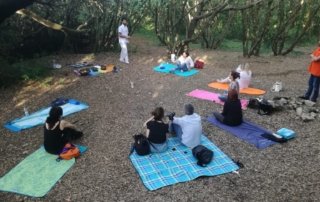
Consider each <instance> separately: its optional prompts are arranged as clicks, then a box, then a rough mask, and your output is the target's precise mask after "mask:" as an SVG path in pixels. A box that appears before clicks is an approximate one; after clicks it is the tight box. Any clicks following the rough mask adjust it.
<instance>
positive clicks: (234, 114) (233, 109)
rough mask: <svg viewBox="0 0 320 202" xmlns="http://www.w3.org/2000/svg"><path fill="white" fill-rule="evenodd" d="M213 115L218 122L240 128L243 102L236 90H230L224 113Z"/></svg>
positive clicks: (214, 113)
mask: <svg viewBox="0 0 320 202" xmlns="http://www.w3.org/2000/svg"><path fill="white" fill-rule="evenodd" d="M213 115H214V116H215V117H216V119H217V120H218V121H220V122H221V123H224V124H226V125H229V126H238V125H240V124H241V123H242V109H241V102H240V100H239V98H238V92H237V91H236V90H235V89H230V90H229V92H228V98H227V100H226V102H225V103H224V105H223V111H222V113H221V114H220V113H218V112H213Z"/></svg>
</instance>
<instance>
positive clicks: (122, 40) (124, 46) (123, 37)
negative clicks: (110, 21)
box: [118, 18, 130, 64]
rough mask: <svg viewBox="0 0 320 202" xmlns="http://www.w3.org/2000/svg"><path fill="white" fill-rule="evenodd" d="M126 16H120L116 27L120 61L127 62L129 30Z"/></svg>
mask: <svg viewBox="0 0 320 202" xmlns="http://www.w3.org/2000/svg"><path fill="white" fill-rule="evenodd" d="M127 25H128V22H127V19H126V18H122V20H121V25H120V26H119V28H118V36H119V44H120V47H121V53H120V62H124V63H127V64H129V57H128V43H129V38H130V36H129V30H128V26H127Z"/></svg>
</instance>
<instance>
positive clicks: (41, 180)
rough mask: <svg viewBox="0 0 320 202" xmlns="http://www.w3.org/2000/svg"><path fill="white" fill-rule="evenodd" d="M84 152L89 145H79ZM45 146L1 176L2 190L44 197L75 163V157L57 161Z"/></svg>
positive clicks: (0, 187)
mask: <svg viewBox="0 0 320 202" xmlns="http://www.w3.org/2000/svg"><path fill="white" fill-rule="evenodd" d="M77 146H78V147H79V149H80V152H81V153H83V152H85V151H86V150H87V147H85V146H81V145H77ZM57 158H58V156H57V155H52V154H49V153H47V152H46V151H45V149H44V147H40V149H38V150H37V151H35V152H33V153H32V154H30V155H29V156H27V157H26V158H25V159H24V160H23V161H21V162H20V163H19V164H18V165H16V166H15V167H14V168H13V169H11V170H10V171H9V172H8V173H7V174H5V175H4V176H2V177H1V178H0V190H1V191H6V192H13V193H18V194H22V195H27V196H32V197H43V196H45V195H46V194H47V193H48V192H49V191H50V189H52V187H53V186H54V185H55V184H56V183H57V182H58V180H59V179H60V178H61V177H62V176H63V175H64V174H65V173H66V172H67V171H68V170H69V169H70V168H71V167H72V166H73V165H74V163H75V159H71V160H61V161H57V160H56V159H57Z"/></svg>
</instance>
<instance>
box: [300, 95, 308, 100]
mask: <svg viewBox="0 0 320 202" xmlns="http://www.w3.org/2000/svg"><path fill="white" fill-rule="evenodd" d="M299 98H300V99H303V100H309V98H307V97H306V96H304V95H303V96H299Z"/></svg>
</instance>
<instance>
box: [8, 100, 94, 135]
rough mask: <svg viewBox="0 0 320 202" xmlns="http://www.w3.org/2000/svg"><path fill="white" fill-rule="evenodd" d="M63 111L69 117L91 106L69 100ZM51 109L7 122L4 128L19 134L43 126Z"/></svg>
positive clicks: (63, 106)
mask: <svg viewBox="0 0 320 202" xmlns="http://www.w3.org/2000/svg"><path fill="white" fill-rule="evenodd" d="M61 107H62V109H63V116H64V117H65V116H68V115H70V114H73V113H75V112H79V111H81V110H84V109H87V108H88V107H89V106H88V105H87V104H85V103H83V102H80V101H77V100H74V99H69V100H68V103H66V104H64V105H62V106H61ZM50 109H51V107H47V108H44V109H41V110H39V111H37V112H34V113H32V114H30V115H28V116H24V117H22V118H17V119H15V120H12V121H10V122H7V123H6V124H5V125H4V127H6V128H7V129H9V130H11V131H12V132H19V131H21V130H24V129H28V128H32V127H35V126H38V125H42V124H44V123H45V121H46V118H47V117H48V115H49V111H50Z"/></svg>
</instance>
